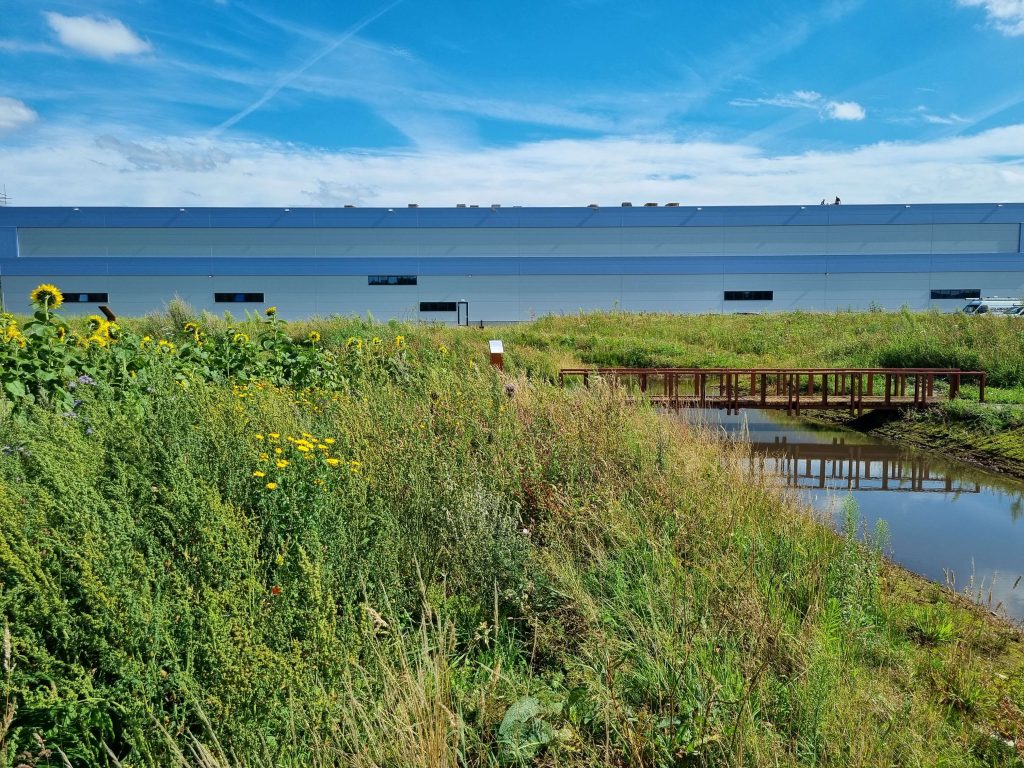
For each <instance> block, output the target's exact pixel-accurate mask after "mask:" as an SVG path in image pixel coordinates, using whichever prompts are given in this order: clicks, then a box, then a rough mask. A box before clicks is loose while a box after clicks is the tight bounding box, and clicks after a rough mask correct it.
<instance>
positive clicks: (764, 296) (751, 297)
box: [725, 291, 775, 301]
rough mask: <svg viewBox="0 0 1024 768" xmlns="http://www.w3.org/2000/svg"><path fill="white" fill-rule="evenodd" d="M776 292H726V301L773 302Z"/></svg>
mask: <svg viewBox="0 0 1024 768" xmlns="http://www.w3.org/2000/svg"><path fill="white" fill-rule="evenodd" d="M774 298H775V291H726V292H725V300H726V301H772V300H773V299H774Z"/></svg>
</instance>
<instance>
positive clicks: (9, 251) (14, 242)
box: [0, 227, 18, 275]
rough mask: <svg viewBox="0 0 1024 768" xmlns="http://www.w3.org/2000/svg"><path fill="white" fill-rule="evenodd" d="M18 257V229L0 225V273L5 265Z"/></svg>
mask: <svg viewBox="0 0 1024 768" xmlns="http://www.w3.org/2000/svg"><path fill="white" fill-rule="evenodd" d="M17 257H18V230H17V229H15V228H14V227H0V275H2V274H3V273H4V265H5V264H6V263H8V261H9V260H12V259H16V258H17Z"/></svg>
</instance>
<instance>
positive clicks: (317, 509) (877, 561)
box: [0, 317, 1024, 768]
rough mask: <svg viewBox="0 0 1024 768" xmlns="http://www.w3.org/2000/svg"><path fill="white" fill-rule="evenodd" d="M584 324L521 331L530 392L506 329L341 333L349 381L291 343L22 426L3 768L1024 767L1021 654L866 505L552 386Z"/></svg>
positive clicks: (10, 563)
mask: <svg viewBox="0 0 1024 768" xmlns="http://www.w3.org/2000/svg"><path fill="white" fill-rule="evenodd" d="M183 319H185V318H181V317H151V318H146V319H144V320H141V321H138V322H137V323H127V324H126V334H132V333H134V334H136V335H137V336H144V335H150V336H153V337H154V338H159V337H161V336H168V337H169V336H171V335H172V334H173V333H174V332H176V331H175V329H176V327H177V326H178V325H179V324H180V323H181V321H182V320H183ZM597 320H598V321H600V322H604V321H605V318H597ZM641 320H643V318H641ZM743 320H744V321H745V322H751V320H749V319H743ZM753 320H757V318H754V319H753ZM261 322H262V321H261ZM567 322H579V323H584V322H586V320H585V319H575V318H574V319H572V320H571V321H567ZM638 322H639V321H638ZM554 325H555V321H554V320H551V321H547V320H545V321H542V322H540V323H538V324H537V326H536V327H516V328H510V329H502V331H501V334H500V335H501V336H502V337H503V338H504V339H505V340H506V345H507V347H510V348H511V350H512V351H511V352H510V360H509V368H510V371H509V373H508V374H506V375H499V374H498V373H496V372H495V371H493V370H492V369H490V368H489V367H488V366H487V365H486V363H485V360H484V353H485V349H486V348H485V346H484V345H483V344H481V340H482V339H484V338H485V337H486V335H488V331H486V330H485V331H484V332H483V333H481V332H479V331H472V332H466V331H461V332H456V331H454V330H452V329H444V328H438V327H419V326H415V327H414V326H401V325H397V324H391V325H374V324H371V323H368V322H364V321H361V320H354V319H339V320H322V321H315V322H313V323H310V324H297V325H292V326H287V327H284V328H283V331H284V332H285V333H286V334H287V335H289V336H292V337H294V338H296V339H302V338H305V337H306V335H307V334H308V332H309V331H311V330H317V331H318V332H320V333H321V334H322V338H323V342H324V352H323V354H324V355H325V357H324V358H322V359H323V360H324V361H326V362H325V365H327V366H328V367H330V370H332V371H335V372H343V373H344V375H341V374H340V373H339V375H338V376H337V377H327V378H325V379H324V381H325V382H326V383H325V384H323V385H318V386H316V387H302V388H296V387H295V386H293V385H291V384H289V383H287V382H284V383H272V382H271V381H269V380H268V379H269V378H272V377H276V376H279V375H282V374H281V371H282V370H298V369H293V368H286V367H282V365H280V364H279V363H278V362H273V361H270V362H267V360H265V359H264V358H265V357H266V356H268V355H269V356H273V355H278V354H280V355H290V354H293V353H295V350H296V349H298V350H299V351H300V352H301V351H302V350H305V349H306V347H299V348H293V347H290V346H288V345H287V344H284V343H283V342H282V343H281V344H279V345H277V346H273V347H272V348H269V347H268V349H265V350H263V351H262V352H260V351H259V350H254V351H253V354H254V355H256V356H257V357H254V358H253V360H254V361H255V362H254V363H253V365H254V366H257V367H258V369H259V370H261V371H266V372H267V373H266V374H265V375H261V376H253V377H246V379H247V380H244V381H240V380H238V379H237V378H232V379H228V380H221V378H220V374H219V373H218V371H217V369H216V365H215V361H213V362H210V361H207V362H205V363H204V364H205V365H207V366H208V367H209V366H213V367H212V368H210V369H209V374H208V376H207V375H205V374H203V375H200V373H199V372H197V371H201V370H204V369H198V368H192V367H182V366H183V365H184V363H181V362H180V360H179V361H171V359H170V358H169V357H159V358H153V359H151V358H150V357H148V356H145V355H148V354H149V353H148V352H147V353H141V352H140V353H139V354H143V355H144V356H143V357H142V358H140V360H141V362H145V363H146V367H145V368H142V369H140V373H139V374H138V375H137V376H135V377H132V376H124V377H122V378H118V379H117V382H118V383H117V385H116V386H115V385H114V384H113V383H112V381H107V380H104V379H97V380H96V381H95V383H94V384H86V385H79V386H77V387H75V389H74V390H73V395H74V398H75V400H76V401H80V402H78V403H77V404H76V405H74V408H73V410H71V411H66V410H64V408H63V406H61V407H54V406H55V404H56V399H55V401H54V403H51V402H50V401H48V400H47V398H46V397H45V396H40V397H39V398H38V399H37V400H36V401H35V402H32V403H27V404H24V403H22V404H19V405H18V406H17V407H13V406H14V405H15V401H13V400H12V401H7V402H4V401H0V448H2V449H3V450H2V451H0V615H2V619H0V622H2V623H3V626H4V632H5V637H9V640H8V641H7V642H6V645H8V646H9V648H10V651H9V652H5V655H4V657H3V658H4V668H3V674H2V675H0V765H17V764H19V763H24V764H27V765H47V764H54V765H58V764H61V761H62V760H65V759H66V760H67V761H68V762H69V763H70V764H72V765H111V766H114V765H123V766H129V765H131V766H142V765H177V766H203V767H204V768H213V767H214V766H217V767H218V768H220V767H222V766H271V765H274V766H277V765H283V766H300V765H301V766H308V765H313V766H340V765H358V766H398V765H401V766H405V765H413V766H415V765H423V766H428V765H429V766H445V765H450V766H514V765H544V766H556V765H557V766H584V765H588V766H589V765H606V766H621V765H638V766H645V765H647V766H663V765H748V764H757V765H760V764H773V765H844V766H845V765H854V766H875V765H881V764H900V765H903V764H913V765H1005V766H1011V765H1021V764H1022V747H1024V713H1022V708H1024V650H1022V647H1021V646H1022V643H1021V639H1020V636H1019V635H1018V634H1017V633H1016V632H1015V631H1013V630H1012V629H1011V628H1009V627H1006V626H1004V625H1001V624H999V623H996V622H992V621H990V620H989V619H988V618H987V617H986V616H985V615H984V613H983V612H980V611H978V610H975V609H973V608H971V607H970V606H967V605H965V604H963V603H962V602H961V601H959V600H957V599H955V598H954V597H953V596H951V595H950V594H949V593H948V592H947V591H945V590H944V589H942V588H940V587H938V586H935V585H928V584H927V583H925V582H923V581H921V580H919V579H916V578H914V577H912V576H910V575H908V574H907V573H905V572H903V571H901V570H898V569H895V568H893V567H891V566H889V565H887V564H886V563H885V562H884V560H883V559H882V558H881V556H880V554H879V552H880V543H881V540H880V539H879V538H878V537H875V536H872V537H868V538H865V537H864V536H863V534H862V533H860V531H859V525H858V522H857V517H856V510H855V509H853V508H849V509H848V510H847V521H848V522H847V527H846V529H845V531H840V532H836V531H833V530H832V529H831V528H829V527H827V526H823V525H821V524H820V523H819V522H817V521H816V520H815V519H813V518H812V517H811V516H810V515H809V514H808V513H807V512H806V511H805V510H804V509H802V508H801V507H800V506H799V505H798V504H797V503H796V501H795V499H794V498H792V497H788V496H786V495H784V494H783V493H782V492H781V491H780V490H779V489H778V488H776V487H774V486H771V485H768V484H766V483H765V481H764V480H762V479H758V478H756V477H752V476H751V475H750V474H749V472H748V471H747V469H746V467H745V463H744V461H743V460H742V459H743V457H742V456H741V455H740V454H739V453H733V452H731V451H730V450H729V449H728V448H727V447H724V446H722V445H721V444H719V443H718V442H716V441H715V440H714V439H713V437H712V436H710V435H707V434H704V433H702V432H700V431H699V430H694V429H692V428H689V427H687V426H685V425H682V424H680V423H676V422H671V421H668V420H663V419H661V418H660V417H659V416H658V415H657V414H656V413H655V412H653V411H652V410H649V409H644V408H638V407H635V406H632V405H629V404H627V403H626V402H624V401H623V400H622V398H621V397H620V396H619V394H618V393H617V392H615V391H614V390H610V389H607V388H604V387H602V386H600V385H595V386H594V387H593V388H591V389H590V390H589V391H566V390H561V389H559V388H557V387H553V386H550V385H548V384H547V383H545V382H544V380H543V377H542V376H541V377H537V376H534V377H532V378H530V377H527V376H526V375H525V374H526V371H528V370H529V371H531V372H534V373H538V374H543V372H544V371H550V370H552V369H557V367H558V366H559V365H560V364H561V361H563V360H565V359H567V358H568V356H569V355H570V352H569V351H568V350H569V347H567V346H564V345H563V344H562V342H557V343H555V342H551V341H550V340H549V339H550V337H549V335H548V334H549V333H550V329H551V328H552V327H553V326H554ZM203 326H204V328H205V329H206V331H207V332H208V333H209V334H210V336H211V337H213V336H215V335H216V334H218V333H220V332H222V331H225V332H226V329H227V324H226V323H225V324H224V326H223V327H221V325H220V322H219V321H213V320H211V319H206V320H204V321H203ZM231 327H232V329H233V330H234V331H235V332H238V331H239V329H242V330H245V331H246V332H247V333H248V335H250V336H251V337H252V338H256V335H257V331H259V329H260V326H259V325H258V324H252V325H251V326H245V325H241V324H237V323H235V324H232V325H231ZM246 329H247V330H246ZM506 331H508V332H507V333H506ZM563 331H564V327H563V328H561V329H560V330H559V331H558V333H559V334H561V333H562V332H563ZM531 333H533V334H536V338H534V340H533V341H532V342H531V343H527V342H526V341H525V339H526V338H527V337H528V336H529V334H531ZM594 333H597V331H594ZM723 333H724V332H723ZM787 333H788V331H787ZM399 335H400V336H402V337H404V339H405V341H404V344H403V345H401V347H400V348H399V345H398V344H397V342H396V339H397V337H398V336H399ZM373 336H379V337H381V338H382V339H383V341H382V342H381V344H380V345H379V349H380V350H381V351H380V352H379V353H377V352H375V353H374V354H373V355H370V354H366V355H362V356H359V355H360V353H359V352H357V351H356V350H355V347H354V345H353V344H351V343H347V342H348V340H349V338H350V337H359V338H363V339H366V348H367V349H369V348H374V349H376V347H373V345H372V337H373ZM625 337H628V338H635V337H632V336H630V335H629V334H626V336H625ZM129 338H134V337H131V336H129V335H126V336H125V337H123V339H122V340H121V341H119V342H118V344H127V343H128V341H127V339H129ZM722 338H723V339H724V336H723V337H722ZM254 343H255V342H254ZM629 343H632V342H629ZM666 343H667V342H666ZM275 344H277V342H275ZM545 344H547V346H546V347H545ZM623 344H626V342H623ZM116 346H117V344H114V345H112V348H114V347H116ZM441 347H443V348H444V350H443V351H442V350H441ZM182 348H183V345H179V348H178V349H179V353H180V350H181V349H182ZM89 354H90V355H101V354H111V353H109V352H99V351H95V350H94V351H93V352H90V353H89ZM126 354H127V353H126ZM131 354H135V353H134V352H133V353H131ZM247 354H248V353H247ZM716 354H717V353H716ZM260 355H262V356H264V357H259V356H260ZM83 359H86V361H87V362H88V363H89V364H94V363H95V362H96V361H95V359H94V358H91V357H90V358H83ZM132 359H134V358H132ZM232 359H235V358H232ZM153 360H156V362H153ZM90 361H91V362H90ZM396 361H400V363H401V364H399V362H396ZM357 363H358V365H357ZM331 366H336V367H331ZM102 370H106V369H105V368H104V369H102ZM235 371H236V374H237V373H238V369H235ZM143 375H144V376H145V379H146V380H145V382H144V383H142V384H140V383H138V381H139V377H141V376H143ZM302 375H305V374H302ZM182 376H184V378H182ZM182 382H184V384H183V383H182ZM19 402H20V401H19ZM288 438H292V439H291V440H289V439H288ZM328 440H330V441H331V442H328ZM303 441H305V442H303ZM304 446H305V447H309V448H310V450H308V451H307V450H303V447H304ZM320 446H324V447H323V448H321V447H320ZM277 449H280V451H281V452H280V453H277ZM264 454H265V455H266V458H264V457H263V456H264ZM307 456H312V457H313V458H306V457H307ZM331 460H335V461H336V462H337V463H332V461H331ZM280 461H287V462H288V464H287V465H285V466H283V467H280V466H278V462H280ZM254 473H263V474H262V476H258V475H254ZM268 483H273V484H276V487H274V488H270V487H268ZM882 539H884V534H883V536H882ZM5 703H6V706H7V707H8V711H9V712H10V713H11V714H10V716H9V717H4V716H3V709H4V706H5ZM1015 740H1016V745H1015ZM1008 742H1009V743H1008Z"/></svg>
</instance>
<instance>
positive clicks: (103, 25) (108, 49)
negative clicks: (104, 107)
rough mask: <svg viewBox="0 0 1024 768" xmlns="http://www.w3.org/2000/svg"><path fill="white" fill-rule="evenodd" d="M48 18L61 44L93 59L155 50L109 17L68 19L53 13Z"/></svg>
mask: <svg viewBox="0 0 1024 768" xmlns="http://www.w3.org/2000/svg"><path fill="white" fill-rule="evenodd" d="M44 15H45V16H46V22H47V23H48V24H49V25H50V28H51V29H52V30H53V31H54V32H56V33H57V37H58V38H59V39H60V41H61V43H63V44H64V45H66V46H67V47H68V48H72V49H74V50H76V51H79V52H81V53H84V54H87V55H89V56H95V57H97V58H100V59H107V60H110V59H114V58H116V57H118V56H137V55H139V54H141V53H147V52H148V51H151V50H152V49H153V46H152V45H150V44H149V42H147V41H146V40H143V39H142V38H140V37H139V36H138V35H136V34H135V33H134V32H132V31H131V30H130V29H128V27H126V26H125V25H124V24H123V23H122V22H121V21H119V20H118V19H111V18H108V17H105V16H64V15H62V14H60V13H53V12H48V13H46V14H44Z"/></svg>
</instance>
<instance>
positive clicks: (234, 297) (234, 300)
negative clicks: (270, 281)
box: [213, 293, 263, 304]
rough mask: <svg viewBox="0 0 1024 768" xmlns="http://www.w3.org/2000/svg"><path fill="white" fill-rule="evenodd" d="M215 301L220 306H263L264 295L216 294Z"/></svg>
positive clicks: (214, 295)
mask: <svg viewBox="0 0 1024 768" xmlns="http://www.w3.org/2000/svg"><path fill="white" fill-rule="evenodd" d="M213 300H214V301H215V302H217V303H218V304H262V303H263V294H262V293H215V294H213Z"/></svg>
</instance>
